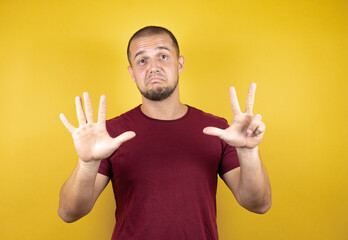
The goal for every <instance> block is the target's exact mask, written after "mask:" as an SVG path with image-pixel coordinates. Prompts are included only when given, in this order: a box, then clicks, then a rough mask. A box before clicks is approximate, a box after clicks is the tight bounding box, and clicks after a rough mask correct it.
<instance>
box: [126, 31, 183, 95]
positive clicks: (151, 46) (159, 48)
mask: <svg viewBox="0 0 348 240" xmlns="http://www.w3.org/2000/svg"><path fill="white" fill-rule="evenodd" d="M129 49H130V60H131V63H132V66H130V67H128V71H129V73H130V75H131V77H132V79H133V80H134V81H135V83H136V84H137V87H138V89H139V91H140V92H141V94H142V95H143V96H144V97H145V98H147V99H149V100H152V101H161V100H164V99H166V98H168V97H169V96H170V95H171V94H172V93H173V92H174V91H175V90H176V87H177V84H178V80H179V74H180V73H181V72H182V70H183V66H184V58H183V57H182V56H181V57H178V56H177V53H176V50H175V47H174V46H173V42H172V39H171V38H170V37H169V35H168V34H166V33H162V34H156V35H152V36H144V37H139V38H136V39H133V41H132V42H131V44H130V48H129Z"/></svg>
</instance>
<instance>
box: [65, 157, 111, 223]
mask: <svg viewBox="0 0 348 240" xmlns="http://www.w3.org/2000/svg"><path fill="white" fill-rule="evenodd" d="M98 169H99V162H92V163H87V164H86V163H84V162H83V161H81V160H80V159H79V160H78V163H77V166H76V167H75V169H74V171H73V173H72V174H71V176H70V177H69V178H68V180H67V181H66V182H65V183H64V184H63V186H62V188H61V190H60V196H59V197H60V199H59V209H58V215H59V216H60V218H61V219H62V220H63V221H64V222H67V223H71V222H74V221H76V220H78V219H80V218H82V217H83V216H85V215H87V214H88V213H89V212H90V211H91V210H92V208H93V206H94V204H95V202H96V201H97V199H98V197H99V195H100V194H101V192H102V191H103V190H104V188H105V187H106V186H107V184H108V183H109V177H107V176H105V175H102V174H100V173H98Z"/></svg>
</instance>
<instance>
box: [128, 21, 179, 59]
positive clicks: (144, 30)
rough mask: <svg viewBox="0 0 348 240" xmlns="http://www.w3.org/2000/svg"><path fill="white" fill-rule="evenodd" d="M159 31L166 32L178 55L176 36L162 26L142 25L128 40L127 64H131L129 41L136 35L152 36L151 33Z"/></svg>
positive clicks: (159, 32)
mask: <svg viewBox="0 0 348 240" xmlns="http://www.w3.org/2000/svg"><path fill="white" fill-rule="evenodd" d="M161 33H166V34H168V35H169V37H170V38H171V39H172V41H173V45H174V47H175V50H176V53H177V55H178V57H179V56H180V50H179V44H178V41H177V40H176V38H175V37H174V35H173V33H172V32H171V31H169V30H168V29H166V28H164V27H159V26H147V27H143V28H142V29H140V30H138V31H137V32H136V33H134V34H133V36H132V37H131V38H130V39H129V42H128V47H127V57H128V62H129V64H130V65H131V66H132V63H131V60H130V50H129V48H130V44H131V42H132V41H133V40H134V39H135V38H138V37H144V36H152V35H157V34H161Z"/></svg>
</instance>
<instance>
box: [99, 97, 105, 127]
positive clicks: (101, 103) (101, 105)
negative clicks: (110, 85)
mask: <svg viewBox="0 0 348 240" xmlns="http://www.w3.org/2000/svg"><path fill="white" fill-rule="evenodd" d="M105 119H106V96H105V95H101V96H100V101H99V111H98V122H99V123H103V124H105Z"/></svg>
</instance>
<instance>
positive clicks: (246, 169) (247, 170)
mask: <svg viewBox="0 0 348 240" xmlns="http://www.w3.org/2000/svg"><path fill="white" fill-rule="evenodd" d="M237 153H238V158H239V162H240V179H239V189H238V190H239V191H238V192H239V199H240V204H241V205H242V206H243V207H245V208H247V209H248V210H250V211H253V212H257V213H265V212H266V211H267V210H268V209H269V208H270V206H271V186H270V183H269V179H268V176H267V172H266V169H265V167H264V165H263V163H262V161H261V159H260V156H259V152H258V147H255V148H253V149H247V148H237Z"/></svg>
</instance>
